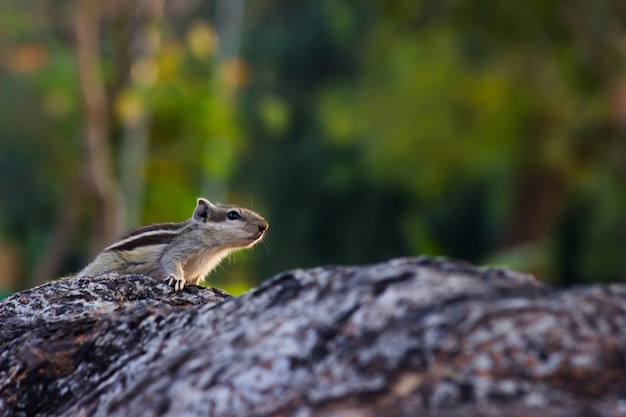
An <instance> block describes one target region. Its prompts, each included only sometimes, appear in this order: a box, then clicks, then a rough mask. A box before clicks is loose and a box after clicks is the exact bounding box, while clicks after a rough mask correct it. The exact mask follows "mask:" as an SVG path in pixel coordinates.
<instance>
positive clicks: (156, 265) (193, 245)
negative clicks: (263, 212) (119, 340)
mask: <svg viewBox="0 0 626 417" xmlns="http://www.w3.org/2000/svg"><path fill="white" fill-rule="evenodd" d="M268 227H269V224H268V223H267V221H266V220H265V219H264V218H263V217H261V216H259V215H258V214H256V213H255V212H253V211H251V210H248V209H245V208H242V207H238V206H233V205H223V204H212V203H211V202H210V201H209V200H206V199H204V198H199V199H198V202H197V205H196V208H195V210H194V212H193V215H192V216H191V218H190V219H188V220H187V221H184V222H181V223H158V224H151V225H148V226H144V227H140V228H138V229H135V230H131V231H130V232H128V233H127V234H125V235H124V236H122V237H120V238H119V239H118V240H117V241H115V242H113V243H112V244H110V245H109V246H108V247H106V248H105V249H104V250H103V251H102V252H100V254H99V255H98V256H96V258H95V259H94V260H93V261H92V262H91V263H90V264H89V265H87V267H85V269H83V270H82V271H80V272H79V273H78V276H80V277H84V276H95V275H102V274H105V273H110V272H116V273H119V274H145V275H150V276H152V277H154V278H157V279H167V281H168V284H169V285H170V286H173V287H174V291H180V290H182V289H183V287H184V286H185V283H187V284H194V285H198V283H199V282H200V281H201V280H202V279H203V278H204V277H205V276H206V275H207V274H208V273H209V272H210V271H211V270H212V269H213V268H215V267H216V266H217V265H218V264H219V263H220V261H221V260H222V259H223V258H224V257H225V256H227V255H228V254H229V253H231V252H232V251H235V250H237V249H243V248H248V247H250V246H252V245H254V244H255V243H257V242H259V241H260V240H261V238H262V237H263V235H264V234H265V231H266V230H267V228H268Z"/></svg>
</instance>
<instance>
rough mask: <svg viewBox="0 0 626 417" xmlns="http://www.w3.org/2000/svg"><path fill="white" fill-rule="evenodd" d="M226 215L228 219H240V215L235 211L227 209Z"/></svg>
mask: <svg viewBox="0 0 626 417" xmlns="http://www.w3.org/2000/svg"><path fill="white" fill-rule="evenodd" d="M226 217H228V220H238V219H241V216H240V215H239V213H237V212H236V211H229V212H228V214H227V215H226Z"/></svg>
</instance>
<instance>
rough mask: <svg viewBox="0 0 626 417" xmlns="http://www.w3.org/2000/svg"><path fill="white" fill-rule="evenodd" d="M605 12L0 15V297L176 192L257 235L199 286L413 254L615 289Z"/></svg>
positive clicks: (619, 88) (625, 205) (625, 226)
mask: <svg viewBox="0 0 626 417" xmlns="http://www.w3.org/2000/svg"><path fill="white" fill-rule="evenodd" d="M625 185H626V2H623V1H619V0H595V1H593V2H584V1H578V0H567V1H565V0H562V1H560V0H554V1H545V0H529V1H524V2H511V1H499V0H496V1H493V2H487V3H486V2H484V1H477V0H393V1H389V0H367V1H364V0H352V1H333V0H306V1H305V0H299V1H295V0H255V1H243V0H213V1H196V0H168V1H167V2H165V1H164V0H143V1H122V0H113V1H112V0H78V1H64V2H58V1H52V0H48V1H34V0H5V1H3V2H2V4H1V5H0V282H1V285H2V291H3V292H4V293H8V292H10V291H13V290H17V289H21V288H25V287H28V286H32V285H36V284H39V283H42V282H45V281H46V280H49V279H52V278H54V277H58V276H62V275H65V274H69V273H71V272H76V271H78V270H80V269H81V268H82V267H83V266H84V265H85V264H86V263H87V262H88V261H89V260H90V259H91V258H92V257H93V256H94V254H96V253H97V252H98V251H99V250H101V249H102V248H103V247H104V246H105V245H106V244H107V243H108V242H110V241H111V240H112V239H113V238H115V236H116V235H119V234H121V233H122V232H123V231H125V230H127V229H129V228H132V227H136V226H139V225H143V224H147V223H152V222H162V221H182V220H185V219H186V218H188V217H189V216H190V215H191V212H192V211H193V208H194V205H195V198H196V197H198V196H205V197H207V198H209V199H211V200H213V201H221V202H229V203H236V204H240V205H243V206H245V207H249V208H252V209H254V210H255V211H257V212H259V213H260V214H262V215H263V216H265V217H266V218H267V219H268V220H269V221H270V224H271V227H270V229H269V234H268V236H267V239H266V240H265V242H264V243H263V244H262V245H259V246H257V247H255V248H254V249H252V250H249V251H244V252H241V253H238V254H236V255H234V256H233V257H232V261H230V262H229V261H226V262H224V263H223V265H222V266H221V267H220V268H219V269H218V270H217V271H216V272H214V273H213V274H212V275H211V276H210V279H209V283H210V284H211V285H215V286H220V287H222V288H224V289H226V290H227V291H231V292H233V293H236V294H237V293H241V292H242V291H245V290H246V289H247V288H249V287H251V286H254V285H257V284H258V283H259V282H260V281H261V280H263V279H265V278H267V277H269V276H271V275H272V274H275V273H278V272H280V271H282V270H285V269H288V268H294V267H311V266H316V265H320V264H327V263H337V264H357V263H370V262H376V261H382V260H385V259H388V258H391V257H398V256H412V255H418V254H428V255H433V256H447V257H452V258H461V259H465V260H468V261H471V262H474V263H477V264H503V265H507V266H510V267H513V268H516V269H520V270H523V271H528V272H532V273H534V274H537V275H538V276H539V277H540V278H541V279H543V280H546V281H549V282H552V283H554V284H557V285H571V284H575V283H589V282H607V281H623V280H624V278H626V256H625V255H626V254H625V249H626V188H625Z"/></svg>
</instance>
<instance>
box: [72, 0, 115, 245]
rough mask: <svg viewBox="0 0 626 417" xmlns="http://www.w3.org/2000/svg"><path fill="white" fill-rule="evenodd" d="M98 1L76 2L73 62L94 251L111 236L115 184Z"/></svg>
mask: <svg viewBox="0 0 626 417" xmlns="http://www.w3.org/2000/svg"><path fill="white" fill-rule="evenodd" d="M99 10H100V3H99V1H98V0H79V1H78V3H77V8H76V58H77V64H78V75H79V82H80V91H81V94H82V98H83V105H84V117H85V136H84V137H85V145H86V146H85V149H86V163H87V168H88V171H89V176H90V180H91V183H92V184H93V188H94V192H95V194H96V197H97V199H98V200H99V203H100V204H101V210H102V212H101V216H96V217H95V218H96V219H99V221H100V222H101V223H100V224H99V225H97V226H96V227H97V228H98V230H96V231H95V234H94V241H93V244H94V249H100V248H101V247H102V246H103V245H104V244H105V242H107V241H110V240H112V239H113V237H114V235H115V232H116V231H115V226H116V223H117V221H116V219H117V216H118V213H117V199H118V198H119V197H118V193H117V183H116V180H115V177H114V173H113V164H112V160H111V150H110V148H109V143H108V120H107V111H106V109H107V105H106V93H105V88H104V82H103V79H102V73H101V70H100V60H99V56H98V54H99V50H100V42H99V39H98V23H99V22H98V16H99Z"/></svg>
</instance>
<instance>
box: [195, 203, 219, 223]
mask: <svg viewBox="0 0 626 417" xmlns="http://www.w3.org/2000/svg"><path fill="white" fill-rule="evenodd" d="M213 207H215V206H213V204H211V202H210V201H209V200H207V199H206V198H199V199H198V204H197V205H196V209H195V210H194V211H193V217H192V218H193V220H194V221H196V222H198V223H206V222H207V220H208V219H209V216H210V215H211V209H212V208H213Z"/></svg>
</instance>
